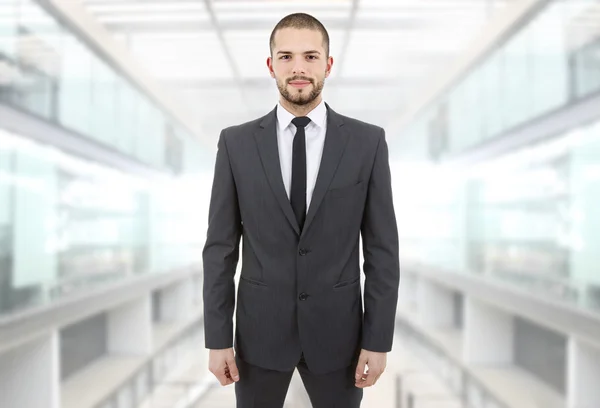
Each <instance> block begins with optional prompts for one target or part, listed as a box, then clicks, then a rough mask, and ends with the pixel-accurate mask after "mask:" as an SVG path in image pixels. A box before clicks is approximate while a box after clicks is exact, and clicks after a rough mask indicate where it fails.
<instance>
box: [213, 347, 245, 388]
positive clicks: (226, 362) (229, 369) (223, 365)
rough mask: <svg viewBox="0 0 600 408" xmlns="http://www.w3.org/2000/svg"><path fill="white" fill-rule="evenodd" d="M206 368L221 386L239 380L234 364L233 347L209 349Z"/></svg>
mask: <svg viewBox="0 0 600 408" xmlns="http://www.w3.org/2000/svg"><path fill="white" fill-rule="evenodd" d="M208 368H209V370H210V372H211V373H213V374H214V376H215V377H217V380H219V382H220V383H221V385H223V386H225V385H229V384H233V383H234V382H238V381H239V380H240V373H239V371H238V368H237V365H236V364H235V357H234V355H233V348H228V349H222V350H210V354H209V358H208Z"/></svg>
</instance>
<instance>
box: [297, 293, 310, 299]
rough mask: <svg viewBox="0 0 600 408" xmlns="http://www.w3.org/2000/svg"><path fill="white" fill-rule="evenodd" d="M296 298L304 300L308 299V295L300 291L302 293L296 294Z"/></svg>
mask: <svg viewBox="0 0 600 408" xmlns="http://www.w3.org/2000/svg"><path fill="white" fill-rule="evenodd" d="M298 298H299V299H300V300H306V299H308V295H307V294H306V293H304V292H302V293H300V296H298Z"/></svg>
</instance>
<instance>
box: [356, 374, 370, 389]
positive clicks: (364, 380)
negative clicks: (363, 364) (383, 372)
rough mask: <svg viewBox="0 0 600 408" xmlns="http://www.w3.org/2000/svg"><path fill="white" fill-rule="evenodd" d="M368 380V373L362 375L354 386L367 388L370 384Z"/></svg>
mask: <svg viewBox="0 0 600 408" xmlns="http://www.w3.org/2000/svg"><path fill="white" fill-rule="evenodd" d="M369 381H370V375H369V374H365V375H364V376H363V378H362V379H361V380H360V381H358V382H357V383H356V386H357V387H358V388H367V387H369V386H370V384H369Z"/></svg>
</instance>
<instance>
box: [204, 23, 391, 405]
mask: <svg viewBox="0 0 600 408" xmlns="http://www.w3.org/2000/svg"><path fill="white" fill-rule="evenodd" d="M270 46H271V57H269V58H268V59H267V66H268V68H269V72H270V74H271V77H273V78H275V79H276V82H277V87H278V88H279V92H280V94H281V97H280V101H279V104H278V105H277V106H276V107H275V109H274V110H273V111H271V112H270V113H268V114H267V115H266V116H264V117H262V118H260V119H257V120H254V121H252V122H249V123H245V124H243V125H240V126H234V127H230V128H227V129H225V130H223V131H222V132H221V135H220V137H219V142H218V153H217V158H216V164H215V174H214V181H213V186H212V196H211V202H210V210H209V226H208V233H207V240H206V245H205V248H204V252H203V257H204V310H205V312H204V313H205V320H204V322H205V338H206V347H207V348H208V349H210V361H209V367H210V371H211V372H212V373H213V374H214V375H215V376H216V377H217V378H218V379H219V381H220V382H221V384H222V385H228V384H232V383H234V382H235V392H236V400H237V407H238V408H251V407H253V408H281V407H282V406H283V403H284V400H285V396H286V394H287V390H288V387H289V383H290V381H291V378H292V375H293V372H294V369H296V368H297V369H298V371H299V373H300V376H301V378H302V381H303V383H304V386H305V388H306V390H307V392H308V395H309V397H310V400H311V403H312V405H313V407H316V408H332V407H343V408H355V407H359V406H360V403H361V400H362V392H363V388H365V387H368V386H371V385H373V384H375V383H376V381H377V379H378V378H379V376H380V375H381V374H382V372H383V370H384V368H385V365H386V353H387V352H389V351H390V350H391V347H392V338H393V333H394V319H395V312H396V302H397V297H398V283H399V265H398V231H397V227H396V218H395V214H394V207H393V203H392V190H391V181H390V170H389V163H388V149H387V144H386V141H385V134H384V131H383V129H381V128H379V127H376V126H373V125H369V124H367V123H364V122H360V121H358V120H355V119H351V118H348V117H345V116H342V115H339V114H337V113H336V112H334V111H333V110H332V109H331V108H330V107H329V106H328V105H326V104H325V103H324V102H323V100H322V96H321V91H322V89H323V84H324V80H325V78H326V77H328V76H329V74H330V72H331V67H332V65H333V59H332V58H331V57H330V56H329V36H328V34H327V31H326V29H325V28H324V27H323V25H322V24H321V23H320V22H319V21H318V20H316V19H315V18H314V17H311V16H309V15H307V14H301V13H300V14H292V15H289V16H287V17H285V18H284V19H282V20H281V21H280V22H279V23H278V24H277V25H276V26H275V29H274V30H273V32H272V34H271V40H270ZM360 234H362V241H363V256H364V266H363V269H364V273H365V289H364V292H365V293H364V320H363V310H362V309H363V307H362V302H361V285H360V266H359V251H360V248H359V245H358V244H359V235H360ZM241 238H243V245H242V248H243V250H242V251H243V253H242V270H241V274H240V282H239V287H238V293H237V311H236V330H235V343H234V336H233V321H232V319H233V313H234V306H235V284H234V275H235V271H236V266H237V263H238V255H239V249H238V247H239V242H240V239H241ZM232 346H235V351H236V354H235V356H234V350H233V348H232ZM366 367H368V370H366V371H365V368H366Z"/></svg>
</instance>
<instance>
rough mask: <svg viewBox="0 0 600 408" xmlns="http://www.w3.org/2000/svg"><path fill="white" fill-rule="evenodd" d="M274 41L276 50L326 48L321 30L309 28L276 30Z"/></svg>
mask: <svg viewBox="0 0 600 408" xmlns="http://www.w3.org/2000/svg"><path fill="white" fill-rule="evenodd" d="M274 41H275V44H274V51H279V50H284V51H292V52H303V51H306V50H314V49H318V50H324V47H323V35H322V34H321V32H320V31H318V30H313V29H308V28H290V27H288V28H282V29H280V30H277V32H275V36H274Z"/></svg>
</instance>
